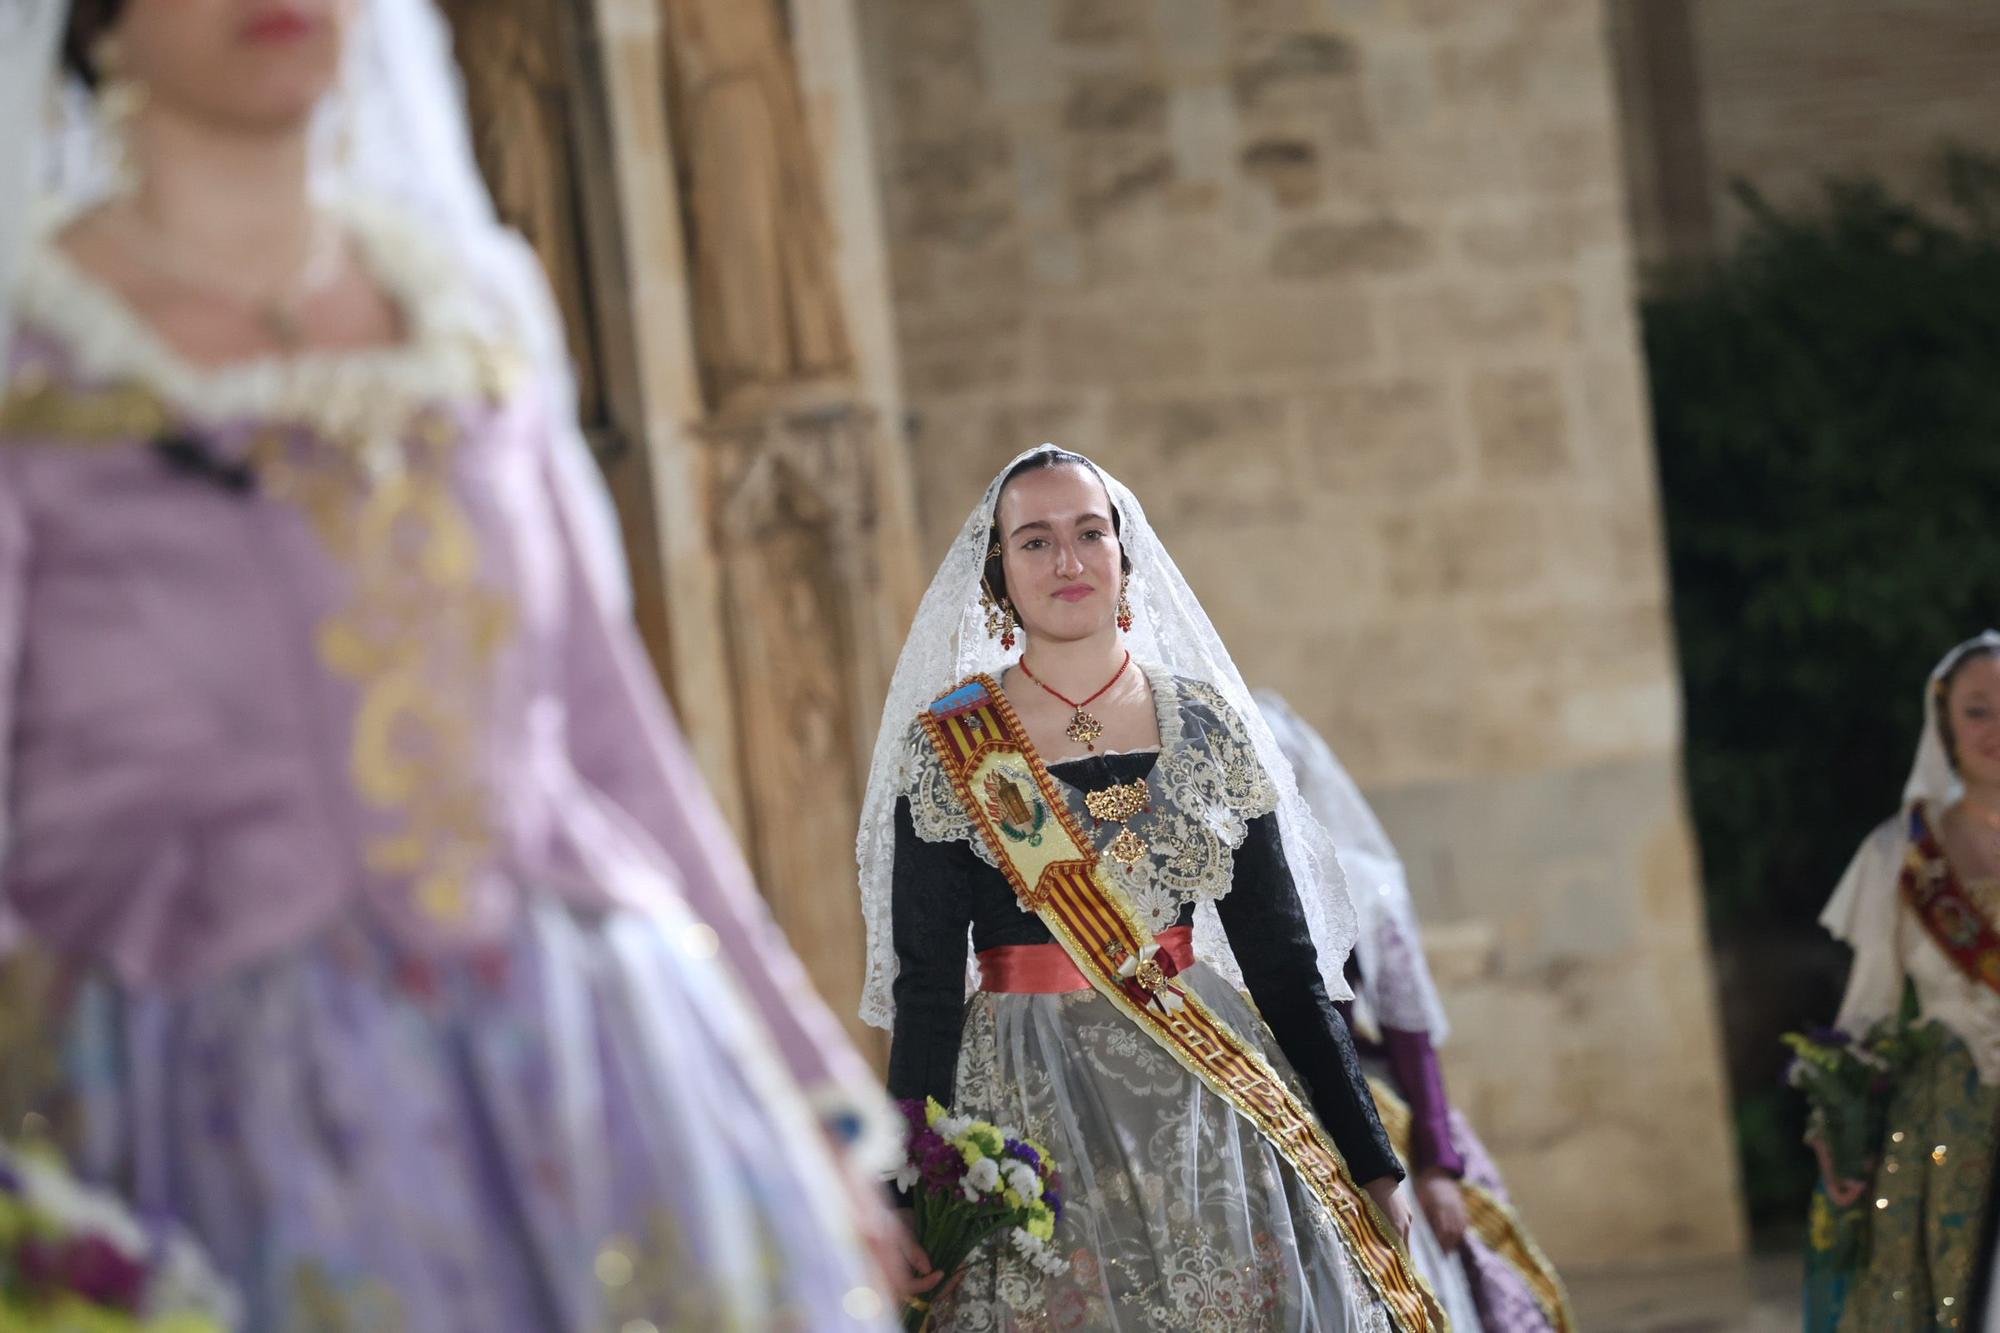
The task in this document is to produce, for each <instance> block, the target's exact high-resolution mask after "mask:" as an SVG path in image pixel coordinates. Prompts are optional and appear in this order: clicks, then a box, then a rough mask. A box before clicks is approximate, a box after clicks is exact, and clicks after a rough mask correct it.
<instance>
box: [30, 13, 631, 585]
mask: <svg viewBox="0 0 2000 1333" xmlns="http://www.w3.org/2000/svg"><path fill="white" fill-rule="evenodd" d="M68 15H69V5H68V3H67V0H0V358H4V356H5V354H6V347H7V341H8V336H9V334H10V333H11V331H12V317H11V312H10V309H9V296H8V293H9V292H10V291H11V290H12V287H13V278H14V272H15V268H16V265H18V264H19V263H20V262H21V261H22V256H23V254H24V253H25V252H26V251H27V249H28V246H29V242H30V239H31V237H32V236H33V233H34V230H35V228H36V227H38V226H43V225H48V224H49V223H50V222H51V221H53V220H55V219H59V218H61V217H63V216H66V215H69V214H72V213H74V212H75V211H77V210H78V209H81V208H83V207H86V206H88V205H89V204H90V203H92V202H93V201H95V200H97V199H99V198H101V197H103V196H104V195H105V194H106V193H107V192H108V191H109V190H111V189H113V188H115V184H116V176H115V173H114V172H113V171H112V170H110V168H109V154H108V153H107V152H106V151H105V150H104V145H103V143H102V139H103V136H102V134H101V133H100V131H99V128H98V123H97V116H96V110H95V105H94V102H93V99H92V97H91V96H90V94H89V93H88V92H87V91H86V90H85V89H84V88H83V87H82V86H81V85H80V84H78V83H77V82H76V81H75V80H73V79H65V78H64V77H63V76H62V72H61V70H60V68H59V59H58V49H59V42H60V37H61V34H62V30H63V27H64V25H65V24H66V22H67V20H68ZM316 128H317V135H318V145H319V147H320V148H321V149H322V150H323V151H319V152H318V153H317V154H316V156H315V159H314V164H313V166H314V180H313V184H314V190H315V193H316V194H318V195H319V196H320V197H321V198H322V199H324V200H326V201H327V202H328V203H329V204H333V205H336V206H338V205H340V204H343V203H348V202H352V203H357V204H371V203H372V204H386V205H388V206H390V207H393V208H394V209H396V210H397V211H398V212H400V213H402V214H404V215H406V216H409V217H410V218H412V219H413V220H414V221H415V222H416V223H417V224H418V225H419V226H421V227H423V228H424V229H425V230H426V231H427V232H429V233H430V234H431V235H432V236H434V237H436V238H438V240H439V241H441V242H442V245H441V247H440V248H441V249H442V250H443V252H445V253H448V254H452V255H455V256H458V257H460V258H462V259H463V260H464V261H465V263H466V265H467V268H468V277H469V278H470V280H471V281H472V283H474V284H475V285H476V286H477V288H478V290H479V294H480V295H481V296H482V297H483V298H484V299H487V300H489V301H491V302H493V303H494V304H496V305H497V306H499V307H500V308H499V310H498V311H497V312H496V316H497V318H499V319H500V320H502V321H504V322H505V326H506V327H507V328H508V329H509V330H510V331H511V332H512V333H513V335H514V336H515V337H516V338H517V339H518V340H519V342H520V343H521V345H522V347H523V350H524V351H526V352H527V353H528V354H529V355H530V356H531V357H532V359H533V362H534V364H535V366H536V368H537V370H538V371H539V372H540V374H541V377H542V380H543V382H544V384H545V386H546V388H545V392H547V393H548V394H549V395H550V398H551V400H552V401H551V403H550V409H551V410H550V413H549V415H550V418H551V420H552V421H553V422H554V423H555V429H556V430H557V432H558V434H559V437H560V438H559V440H558V442H557V448H556V450H555V454H556V457H557V459H558V463H559V467H560V469H561V472H562V480H563V483H564V488H565V490H566V492H567V494H566V495H565V497H564V498H565V501H566V502H567V503H568V507H569V509H570V510H571V511H572V515H573V516H574V518H575V520H576V521H577V523H578V524H579V528H580V538H581V541H582V543H583V546H584V551H585V558H586V559H587V561H588V562H589V565H590V572H591V574H592V576H593V578H595V579H597V580H598V581H599V582H600V583H601V585H602V587H603V590H604V591H605V592H606V593H607V594H608V595H609V596H610V598H611V602H612V604H613V605H622V604H625V603H627V602H629V599H630V591H629V589H630V583H629V580H628V579H627V575H626V566H625V557H624V548H623V546H622V544H621V542H620V537H619V529H618V524H617V519H616V516H615V514H614V513H613V511H612V509H611V505H610V499H609V496H608V495H607V494H606V492H605V490H604V487H603V485H602V482H601V480H600V478H599V476H598V473H597V471H596V464H595V462H594V460H592V458H591V457H590V452H589V449H588V447H587V445H586V444H585V443H584V440H583V438H582V435H581V433H580V432H579V431H578V430H577V429H576V410H575V399H576V389H575V381H574V378H573V375H572V372H571V370H570V364H569V359H568V353H567V351H566V349H565V346H564V341H563V327H562V322H561V319H560V317H559V315H558V313H557V311H556V308H555V303H554V299H553V297H552V296H551V295H550V292H549V288H548V281H547V279H546V277H545V276H544V274H543V273H542V270H541V266H540V264H539V262H538V261H537V260H536V258H535V255H534V252H533V250H532V249H531V248H530V247H529V246H528V244H527V243H526V242H525V241H524V240H522V239H521V237H520V236H519V235H517V234H516V233H515V232H513V231H512V230H510V229H508V228H506V227H504V226H502V225H501V224H500V222H499V220H498V218H497V216H496V215H495V213H494V209H493V201H492V198H491V197H490V196H489V195H488V193H487V190H486V185H485V181H484V179H483V178H482V177H481V176H480V174H479V167H478V162H477V160H476V159H475V158H474V156H473V152H472V137H471V133H470V131H469V129H468V126H467V122H466V113H465V98H464V89H463V85H462V82H461V80H460V78H459V73H458V66H457V65H456V63H455V62H454V61H453V59H452V54H451V34H450V32H449V29H448V28H447V26H446V24H445V22H444V20H443V18H442V17H441V16H440V15H439V14H438V13H437V11H436V9H435V8H434V7H433V5H432V4H431V0H362V3H361V7H360V13H359V14H358V16H357V20H356V22H355V25H354V29H353V32H352V34H351V41H350V44H349V49H348V51H347V54H346V58H345V62H344V64H343V68H342V75H341V79H340V82H339V84H338V86H337V88H336V90H335V92H334V93H333V94H332V95H331V96H330V97H329V99H328V103H327V105H326V106H325V107H324V108H323V109H322V116H321V123H320V124H319V125H318V126H317V127H316ZM4 364H5V363H4V359H0V365H4Z"/></svg>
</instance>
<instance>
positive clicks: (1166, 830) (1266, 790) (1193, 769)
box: [904, 668, 1278, 931]
mask: <svg viewBox="0 0 2000 1333" xmlns="http://www.w3.org/2000/svg"><path fill="white" fill-rule="evenodd" d="M1147 677H1148V679H1149V680H1150V682H1151V684H1152V687H1153V704H1154V708H1155V710H1156V711H1157V713H1158V716H1159V726H1160V758H1159V761H1158V762H1157V763H1155V764H1154V765H1153V768H1152V770H1151V772H1150V773H1148V774H1147V776H1146V779H1145V781H1146V787H1147V797H1148V802H1147V809H1146V810H1144V811H1143V812H1141V813H1140V814H1137V815H1135V816H1133V817H1132V818H1131V819H1129V820H1126V821H1123V822H1122V823H1120V822H1115V821H1109V820H1098V819H1096V818H1094V817H1093V816H1092V815H1091V813H1090V810H1089V808H1088V806H1087V805H1086V804H1085V793H1083V792H1081V791H1078V790H1076V789H1075V788H1072V787H1067V786H1062V784H1058V785H1059V787H1060V788H1061V790H1062V792H1063V794H1064V796H1065V797H1066V798H1067V800H1068V802H1069V805H1070V808H1071V810H1072V811H1073V812H1074V813H1075V815H1076V817H1077V820H1078V822H1079V823H1080V824H1081V825H1082V827H1083V828H1084V829H1086V830H1089V831H1091V832H1092V833H1093V834H1094V836H1095V838H1096V840H1097V846H1098V850H1099V851H1100V852H1103V851H1107V850H1108V849H1109V847H1110V845H1111V843H1112V842H1113V840H1115V839H1116V838H1117V837H1118V835H1119V834H1120V833H1121V832H1122V831H1124V830H1125V829H1128V828H1129V829H1130V830H1131V831H1132V832H1133V833H1135V834H1137V835H1138V837H1139V838H1140V839H1141V840H1142V841H1143V842H1144V843H1145V845H1146V851H1145V854H1144V855H1143V856H1142V857H1141V858H1140V859H1138V860H1136V861H1134V862H1132V863H1131V864H1129V865H1121V864H1119V863H1118V862H1117V861H1116V860H1115V859H1113V858H1107V861H1106V864H1107V865H1109V866H1111V867H1112V868H1113V870H1114V872H1115V874H1116V876H1117V881H1118V886H1119V888H1120V889H1122V890H1123V891H1124V892H1125V893H1126V894H1127V895H1128V896H1129V897H1130V898H1131V900H1132V903H1133V905H1134V906H1135V907H1137V908H1138V910H1139V912H1140V914H1141V915H1142V916H1143V917H1144V918H1145V920H1146V924H1147V925H1149V926H1150V927H1151V928H1152V929H1153V930H1155V931H1160V930H1165V929H1166V928H1167V927H1169V926H1171V925H1173V924H1174V923H1175V922H1176V921H1177V920H1178V919H1179V917H1180V912H1181V908H1182V907H1183V906H1184V905H1185V904H1187V903H1190V902H1194V903H1203V902H1213V901H1214V900H1216V899H1218V898H1220V897H1222V896H1223V895H1224V894H1226V893H1228V892H1229V888H1230V884H1231V883H1232V881H1233V878H1234V872H1235V860H1234V853H1235V851H1236V849H1237V848H1238V847H1240V846H1242V845H1243V839H1244V837H1245V836H1246V834H1247V833H1248V831H1249V822H1250V821H1251V820H1252V819H1256V818H1257V817H1259V816H1260V815H1266V814H1269V813H1270V812H1271V811H1272V810H1274V809H1276V808H1277V804H1278V794H1277V789H1276V788H1275V787H1274V786H1273V785H1272V782H1271V779H1270V777H1269V776H1268V775H1267V774H1266V773H1265V771H1264V768H1263V765H1262V764H1260V763H1259V762H1258V759H1257V752H1256V750H1255V749H1254V748H1253V747H1252V746H1251V743H1250V738H1249V735H1248V733H1247V732H1246V731H1245V730H1244V728H1243V724H1242V720H1241V719H1240V718H1239V717H1237V715H1236V712H1235V710H1234V709H1232V708H1231V707H1230V706H1229V704H1228V702H1227V701H1226V700H1224V699H1223V697H1222V694H1221V692H1220V691H1218V690H1216V689H1215V688H1214V687H1213V686H1211V685H1208V684H1207V683H1205V682H1202V681H1196V680H1184V679H1178V678H1176V677H1174V676H1173V675H1171V674H1169V673H1167V672H1165V671H1162V670H1159V669H1158V668H1147ZM909 743H910V749H909V755H908V768H907V770H906V779H905V788H904V790H905V794H907V795H908V797H909V799H910V814H911V819H912V822H913V823H914V825H915V827H916V831H917V836H918V837H920V838H922V839H924V840H925V841H926V842H965V843H969V844H970V845H971V846H972V849H973V850H974V851H975V852H976V853H978V855H979V858H980V859H981V860H983V861H985V862H986V863H987V864H989V865H991V864H993V855H992V852H991V851H989V850H988V849H987V847H986V845H985V842H984V840H983V839H981V838H980V837H979V836H978V834H977V832H976V831H975V830H974V828H973V825H972V820H971V818H970V817H969V816H967V814H966V813H965V807H964V806H963V804H961V803H960V801H959V799H958V795H957V793H956V792H954V791H953V790H952V786H951V780H950V778H949V777H947V776H946V774H945V772H944V768H943V766H942V765H941V764H940V763H939V762H938V759H937V754H936V752H935V751H934V750H933V749H932V748H931V745H930V742H929V741H928V740H927V739H926V738H925V735H924V731H923V728H922V726H921V725H914V726H913V727H912V728H911V734H910V742H909Z"/></svg>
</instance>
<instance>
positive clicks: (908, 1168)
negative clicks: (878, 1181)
mask: <svg viewBox="0 0 2000 1333" xmlns="http://www.w3.org/2000/svg"><path fill="white" fill-rule="evenodd" d="M923 1178H924V1173H923V1172H921V1171H919V1170H917V1164H916V1163H915V1162H905V1163H903V1164H902V1165H901V1166H899V1167H897V1168H896V1169H895V1170H894V1171H893V1172H891V1173H890V1174H889V1179H890V1180H891V1181H892V1182H894V1184H895V1186H896V1188H897V1189H899V1190H906V1189H914V1188H915V1187H916V1183H917V1182H918V1181H919V1180H922V1179H923Z"/></svg>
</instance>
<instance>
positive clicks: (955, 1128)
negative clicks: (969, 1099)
mask: <svg viewBox="0 0 2000 1333" xmlns="http://www.w3.org/2000/svg"><path fill="white" fill-rule="evenodd" d="M977 1123H978V1122H977V1121H975V1120H974V1119H973V1118H972V1117H971V1116H969V1115H948V1116H946V1117H945V1118H944V1119H942V1120H940V1121H938V1122H937V1125H936V1126H935V1128H936V1129H937V1132H938V1135H939V1136H940V1137H942V1138H947V1139H955V1138H957V1137H958V1136H959V1135H961V1134H963V1133H965V1131H966V1130H968V1129H971V1128H972V1127H973V1125H975V1124H977Z"/></svg>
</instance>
